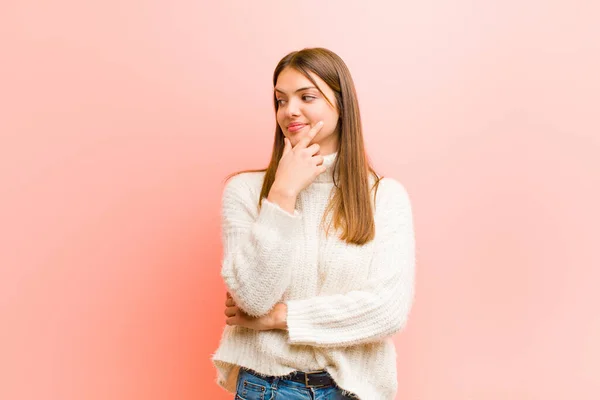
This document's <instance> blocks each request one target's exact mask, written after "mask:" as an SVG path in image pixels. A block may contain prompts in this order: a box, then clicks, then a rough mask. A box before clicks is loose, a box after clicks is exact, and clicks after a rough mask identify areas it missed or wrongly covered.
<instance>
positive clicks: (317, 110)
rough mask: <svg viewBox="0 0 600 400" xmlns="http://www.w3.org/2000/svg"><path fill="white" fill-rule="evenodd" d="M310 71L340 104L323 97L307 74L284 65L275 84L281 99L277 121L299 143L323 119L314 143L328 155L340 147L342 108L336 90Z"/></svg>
mask: <svg viewBox="0 0 600 400" xmlns="http://www.w3.org/2000/svg"><path fill="white" fill-rule="evenodd" d="M309 74H310V76H311V77H312V78H313V79H314V80H315V82H317V84H318V85H319V88H320V89H321V90H322V91H323V93H325V94H326V95H327V98H328V99H329V101H330V102H331V103H333V104H334V105H336V108H334V107H332V106H331V105H330V104H329V103H328V102H327V100H325V99H324V98H323V95H322V94H321V93H320V92H319V90H318V89H317V88H315V87H314V85H313V83H312V82H311V81H310V80H308V79H307V78H306V77H305V76H304V75H302V74H301V73H300V72H298V71H296V70H295V69H293V68H284V69H283V71H281V73H280V74H279V76H278V77H277V83H276V85H275V96H276V99H277V102H278V103H279V108H278V109H277V123H278V124H279V126H280V127H281V130H282V131H283V134H284V135H285V137H287V138H288V139H289V140H290V142H291V143H292V146H295V145H296V144H297V143H298V141H299V140H300V139H301V138H302V137H304V136H305V135H306V134H308V131H309V130H310V129H311V128H312V127H313V126H315V125H316V124H317V122H319V121H323V122H324V125H323V127H322V128H321V130H320V131H319V132H318V133H317V135H316V136H315V138H314V139H313V140H312V142H311V143H318V144H319V146H320V147H321V148H320V150H319V153H320V154H321V155H327V154H331V153H334V152H336V151H337V148H338V140H339V133H338V129H337V126H338V120H339V112H338V110H337V104H335V94H334V92H333V90H332V89H331V88H330V87H329V86H328V85H327V84H326V83H325V82H324V81H323V80H322V79H321V78H319V77H318V76H317V75H315V74H313V73H309ZM294 124H296V126H294Z"/></svg>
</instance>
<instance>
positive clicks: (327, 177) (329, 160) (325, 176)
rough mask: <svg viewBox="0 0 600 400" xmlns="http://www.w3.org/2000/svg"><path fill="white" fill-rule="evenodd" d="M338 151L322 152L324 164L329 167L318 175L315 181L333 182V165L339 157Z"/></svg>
mask: <svg viewBox="0 0 600 400" xmlns="http://www.w3.org/2000/svg"><path fill="white" fill-rule="evenodd" d="M337 154H338V153H337V152H334V153H329V154H321V155H322V156H323V165H324V166H326V167H327V169H326V170H325V172H323V173H322V174H320V175H319V176H317V177H316V178H315V180H314V182H321V183H323V182H333V167H334V165H335V160H336V158H337Z"/></svg>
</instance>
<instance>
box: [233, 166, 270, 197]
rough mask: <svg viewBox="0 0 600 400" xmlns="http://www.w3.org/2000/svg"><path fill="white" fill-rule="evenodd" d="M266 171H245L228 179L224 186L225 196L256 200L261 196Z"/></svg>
mask: <svg viewBox="0 0 600 400" xmlns="http://www.w3.org/2000/svg"><path fill="white" fill-rule="evenodd" d="M264 177H265V171H245V172H240V173H237V174H235V175H233V176H230V177H229V178H227V179H226V181H225V185H224V188H223V198H224V199H227V198H237V199H242V200H243V199H246V200H252V201H253V200H254V197H258V196H260V191H261V189H262V184H263V180H264Z"/></svg>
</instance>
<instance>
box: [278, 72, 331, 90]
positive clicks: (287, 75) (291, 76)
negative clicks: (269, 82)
mask: <svg viewBox="0 0 600 400" xmlns="http://www.w3.org/2000/svg"><path fill="white" fill-rule="evenodd" d="M308 74H309V75H310V77H311V78H313V79H314V80H315V82H316V83H317V86H318V87H319V88H320V89H321V90H322V91H324V92H325V93H327V92H330V91H331V88H330V87H329V86H328V85H327V84H326V83H325V81H323V80H322V79H321V78H319V76H318V75H316V74H315V73H313V72H309V73H308ZM307 86H314V84H313V83H312V82H311V81H310V80H309V79H308V78H307V77H306V76H304V74H302V73H301V72H298V71H297V70H295V69H293V68H285V69H284V70H283V71H281V72H280V73H279V75H278V76H277V83H276V85H275V88H276V89H279V90H282V91H284V92H286V93H291V92H293V91H295V90H296V89H299V88H302V87H307Z"/></svg>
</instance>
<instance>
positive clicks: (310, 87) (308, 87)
mask: <svg viewBox="0 0 600 400" xmlns="http://www.w3.org/2000/svg"><path fill="white" fill-rule="evenodd" d="M306 89H316V87H314V86H306V87H303V88H300V89H298V90H296V91H295V92H294V93H298V92H301V91H303V90H306ZM275 91H276V92H279V93H283V94H285V92H284V91H283V90H279V89H277V88H275Z"/></svg>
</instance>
